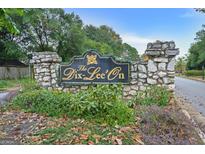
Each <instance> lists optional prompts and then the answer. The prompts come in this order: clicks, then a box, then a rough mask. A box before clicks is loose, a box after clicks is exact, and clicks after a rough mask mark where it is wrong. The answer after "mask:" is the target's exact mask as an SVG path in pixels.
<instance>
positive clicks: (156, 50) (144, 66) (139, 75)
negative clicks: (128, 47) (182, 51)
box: [123, 41, 179, 99]
mask: <svg viewBox="0 0 205 154" xmlns="http://www.w3.org/2000/svg"><path fill="white" fill-rule="evenodd" d="M178 54H179V49H178V48H175V43H174V42H173V41H170V42H161V41H156V42H154V43H148V44H147V49H146V51H145V54H144V60H143V61H138V62H136V63H133V64H132V66H131V82H130V85H124V86H123V96H124V97H125V98H127V99H130V98H132V96H133V95H135V94H136V92H137V91H138V90H145V88H146V86H149V85H161V86H165V87H167V88H168V89H169V90H170V91H173V90H174V77H175V69H174V66H175V56H176V55H178Z"/></svg>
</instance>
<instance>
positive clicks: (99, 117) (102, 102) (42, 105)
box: [13, 85, 134, 125]
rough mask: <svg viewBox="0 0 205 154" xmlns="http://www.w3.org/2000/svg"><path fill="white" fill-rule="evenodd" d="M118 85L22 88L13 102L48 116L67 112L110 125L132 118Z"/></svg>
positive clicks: (131, 112) (66, 113)
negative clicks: (70, 90) (67, 89)
mask: <svg viewBox="0 0 205 154" xmlns="http://www.w3.org/2000/svg"><path fill="white" fill-rule="evenodd" d="M121 97H122V95H121V86H117V85H97V86H96V87H93V86H91V87H89V88H88V90H85V91H80V92H78V93H76V94H72V93H65V92H59V91H48V90H45V89H41V88H40V89H35V90H33V89H32V90H26V91H23V92H22V93H20V94H19V95H18V96H17V97H16V98H15V99H14V100H13V106H15V107H20V108H22V109H26V110H28V111H31V112H36V113H43V114H47V115H49V116H63V115H69V116H73V117H82V118H88V119H94V120H96V121H99V122H102V123H104V122H105V123H108V124H110V125H115V124H127V123H130V122H132V121H134V112H133V109H131V108H129V107H128V106H127V105H126V103H125V102H123V101H122V98H121Z"/></svg>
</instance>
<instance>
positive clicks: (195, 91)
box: [175, 77, 205, 116]
mask: <svg viewBox="0 0 205 154" xmlns="http://www.w3.org/2000/svg"><path fill="white" fill-rule="evenodd" d="M175 85H176V88H175V93H176V95H177V96H180V97H183V98H184V99H186V100H187V102H190V103H191V105H192V106H193V107H194V108H195V109H196V110H197V111H198V112H200V113H201V114H202V115H203V116H205V82H200V81H194V80H189V79H184V78H180V77H176V78H175Z"/></svg>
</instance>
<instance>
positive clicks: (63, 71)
mask: <svg viewBox="0 0 205 154" xmlns="http://www.w3.org/2000/svg"><path fill="white" fill-rule="evenodd" d="M129 67H130V64H129V62H117V61H115V60H114V59H113V57H102V56H101V55H100V54H98V53H97V52H96V51H93V50H90V51H88V52H86V53H85V54H84V55H83V56H82V57H74V58H73V60H72V62H71V63H70V64H68V65H65V64H64V65H60V84H61V85H73V84H75V85H80V84H100V83H106V84H109V83H110V84H112V83H128V82H129V70H130V68H129Z"/></svg>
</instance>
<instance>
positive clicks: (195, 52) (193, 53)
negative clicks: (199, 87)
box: [187, 25, 205, 69]
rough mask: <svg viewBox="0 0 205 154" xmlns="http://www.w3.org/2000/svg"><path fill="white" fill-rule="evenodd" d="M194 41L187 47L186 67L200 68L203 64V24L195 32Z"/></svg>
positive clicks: (204, 38)
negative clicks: (200, 28)
mask: <svg viewBox="0 0 205 154" xmlns="http://www.w3.org/2000/svg"><path fill="white" fill-rule="evenodd" d="M195 40H196V42H195V43H193V44H192V45H191V47H190V49H189V56H188V62H187V68H188V69H201V68H202V66H203V65H204V64H205V26H204V25H203V26H202V30H200V31H198V32H197V33H196V38H195Z"/></svg>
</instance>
